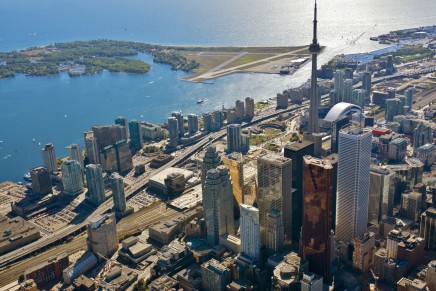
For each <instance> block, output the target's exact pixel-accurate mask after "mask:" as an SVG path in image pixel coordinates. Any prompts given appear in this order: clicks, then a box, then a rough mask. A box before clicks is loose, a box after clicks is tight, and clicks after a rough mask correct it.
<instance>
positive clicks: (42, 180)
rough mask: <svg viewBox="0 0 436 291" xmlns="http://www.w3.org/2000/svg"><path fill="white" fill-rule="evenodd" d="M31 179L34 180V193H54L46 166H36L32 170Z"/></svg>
mask: <svg viewBox="0 0 436 291" xmlns="http://www.w3.org/2000/svg"><path fill="white" fill-rule="evenodd" d="M30 179H31V180H32V193H34V194H40V195H44V194H48V193H52V188H51V180H50V173H49V171H48V169H47V168H45V167H36V168H33V169H31V170H30Z"/></svg>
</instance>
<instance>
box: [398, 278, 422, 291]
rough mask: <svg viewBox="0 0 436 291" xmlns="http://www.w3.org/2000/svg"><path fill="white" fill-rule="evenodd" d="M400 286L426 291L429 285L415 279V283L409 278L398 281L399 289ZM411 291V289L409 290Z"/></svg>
mask: <svg viewBox="0 0 436 291" xmlns="http://www.w3.org/2000/svg"><path fill="white" fill-rule="evenodd" d="M398 286H401V287H408V288H410V287H414V288H418V289H419V290H421V289H422V290H424V288H425V287H426V286H427V283H425V282H423V281H421V280H419V279H414V280H413V281H412V280H410V279H407V278H404V277H403V278H401V279H400V281H398V283H397V288H398ZM407 290H409V289H407Z"/></svg>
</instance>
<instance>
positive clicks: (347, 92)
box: [343, 79, 353, 103]
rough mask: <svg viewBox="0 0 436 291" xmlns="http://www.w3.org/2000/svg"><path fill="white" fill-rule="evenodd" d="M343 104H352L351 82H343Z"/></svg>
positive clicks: (347, 80)
mask: <svg viewBox="0 0 436 291" xmlns="http://www.w3.org/2000/svg"><path fill="white" fill-rule="evenodd" d="M343 102H347V103H353V80H351V79H346V80H345V81H344V99H343Z"/></svg>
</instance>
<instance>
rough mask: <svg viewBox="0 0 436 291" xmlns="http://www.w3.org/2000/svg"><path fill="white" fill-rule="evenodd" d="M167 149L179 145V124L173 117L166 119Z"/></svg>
mask: <svg viewBox="0 0 436 291" xmlns="http://www.w3.org/2000/svg"><path fill="white" fill-rule="evenodd" d="M167 122H168V132H169V134H170V142H169V144H168V145H169V147H171V148H173V149H175V148H176V147H177V146H178V145H179V122H178V121H177V118H175V117H168V121H167Z"/></svg>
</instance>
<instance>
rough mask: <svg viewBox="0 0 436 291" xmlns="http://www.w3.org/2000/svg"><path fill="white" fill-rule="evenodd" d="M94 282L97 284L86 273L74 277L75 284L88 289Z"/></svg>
mask: <svg viewBox="0 0 436 291" xmlns="http://www.w3.org/2000/svg"><path fill="white" fill-rule="evenodd" d="M94 284H95V282H94V280H92V279H90V278H88V277H86V276H85V275H80V276H79V277H78V278H76V279H74V281H73V285H75V286H82V287H85V288H88V289H90V288H91V287H92V286H94Z"/></svg>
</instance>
